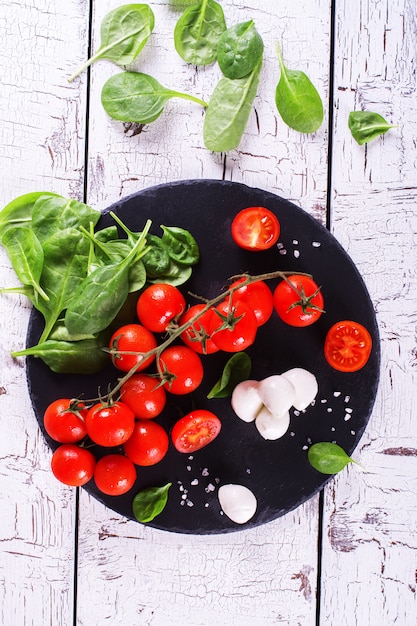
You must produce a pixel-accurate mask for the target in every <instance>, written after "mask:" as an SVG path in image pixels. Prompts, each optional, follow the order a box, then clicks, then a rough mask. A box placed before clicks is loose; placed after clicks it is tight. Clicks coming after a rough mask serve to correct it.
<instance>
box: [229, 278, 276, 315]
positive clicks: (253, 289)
mask: <svg viewBox="0 0 417 626" xmlns="http://www.w3.org/2000/svg"><path fill="white" fill-rule="evenodd" d="M244 281H245V278H239V280H236V281H235V282H233V283H232V284H231V285H230V288H232V287H236V286H238V285H239V284H240V283H243V282H244ZM238 301H239V302H243V304H246V305H247V306H248V307H249V308H250V309H252V311H253V312H254V313H255V317H256V322H257V325H258V326H263V324H266V322H267V321H268V320H269V318H270V317H271V315H272V311H273V310H274V301H273V297H272V291H271V290H270V288H269V287H268V285H267V284H266V283H265V282H263V281H262V280H257V281H256V282H254V283H249V284H248V285H243V287H240V288H239V289H237V290H236V291H234V292H233V294H232V302H238Z"/></svg>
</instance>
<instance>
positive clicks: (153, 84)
mask: <svg viewBox="0 0 417 626" xmlns="http://www.w3.org/2000/svg"><path fill="white" fill-rule="evenodd" d="M171 98H184V99H186V100H191V101H192V102H196V103H197V104H201V105H202V106H203V107H206V106H207V104H206V103H205V102H203V100H200V99H199V98H195V97H194V96H190V95H188V94H184V93H180V92H178V91H173V90H172V89H167V88H166V87H163V86H162V85H161V84H160V83H159V82H158V81H157V80H156V79H155V78H153V77H152V76H149V74H143V73H141V72H122V73H120V74H116V75H115V76H112V77H111V78H109V80H108V81H107V82H106V83H105V84H104V86H103V89H102V92H101V102H102V104H103V107H104V110H105V111H106V113H107V114H108V115H109V116H110V117H112V118H113V119H115V120H120V121H122V122H136V123H138V124H150V123H151V122H154V121H155V120H156V119H157V118H158V117H159V116H160V115H161V114H162V112H163V110H164V108H165V105H166V103H167V102H168V100H170V99H171Z"/></svg>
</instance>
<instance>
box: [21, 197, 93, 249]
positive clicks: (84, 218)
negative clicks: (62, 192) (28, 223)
mask: <svg viewBox="0 0 417 626" xmlns="http://www.w3.org/2000/svg"><path fill="white" fill-rule="evenodd" d="M100 215H101V214H100V211H97V210H96V209H92V208H91V207H89V206H88V205H87V204H84V203H83V202H78V201H77V200H73V199H69V198H61V197H50V198H39V199H38V200H37V201H36V202H35V204H34V206H33V212H32V228H33V231H34V233H35V234H36V236H37V237H38V239H39V241H40V242H41V243H42V244H43V243H44V242H45V241H46V240H47V239H48V238H49V237H50V236H54V235H55V234H56V233H57V232H58V231H60V230H63V229H66V228H73V227H74V228H77V227H79V226H83V227H85V228H87V227H88V226H89V225H90V223H92V224H93V225H95V224H97V222H98V220H99V219H100Z"/></svg>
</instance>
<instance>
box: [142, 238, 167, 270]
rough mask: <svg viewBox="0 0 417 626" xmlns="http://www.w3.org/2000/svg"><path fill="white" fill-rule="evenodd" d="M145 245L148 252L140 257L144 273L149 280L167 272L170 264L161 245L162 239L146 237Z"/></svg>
mask: <svg viewBox="0 0 417 626" xmlns="http://www.w3.org/2000/svg"><path fill="white" fill-rule="evenodd" d="M146 243H147V244H148V246H149V250H148V252H146V254H144V255H143V257H142V261H143V264H144V266H145V269H146V273H147V275H148V277H150V278H155V277H156V276H161V275H162V274H163V273H164V272H166V271H167V270H168V267H169V264H170V258H169V254H168V251H167V249H166V248H165V246H164V244H163V243H162V239H161V238H160V237H157V236H156V235H148V236H147V237H146Z"/></svg>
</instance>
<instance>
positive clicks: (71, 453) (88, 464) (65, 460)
mask: <svg viewBox="0 0 417 626" xmlns="http://www.w3.org/2000/svg"><path fill="white" fill-rule="evenodd" d="M95 465H96V459H95V457H94V454H92V453H91V452H90V451H89V450H86V449H85V448H80V446H76V445H75V444H73V443H64V444H62V446H59V448H57V449H56V450H55V452H54V453H53V455H52V459H51V469H52V473H53V475H54V476H55V478H57V479H58V480H59V481H61V483H64V485H70V486H71V487H81V486H82V485H85V484H86V483H88V481H89V480H91V479H92V477H93V474H94V467H95Z"/></svg>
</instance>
